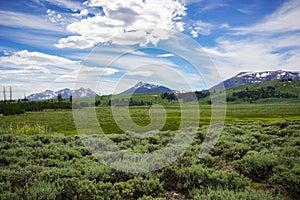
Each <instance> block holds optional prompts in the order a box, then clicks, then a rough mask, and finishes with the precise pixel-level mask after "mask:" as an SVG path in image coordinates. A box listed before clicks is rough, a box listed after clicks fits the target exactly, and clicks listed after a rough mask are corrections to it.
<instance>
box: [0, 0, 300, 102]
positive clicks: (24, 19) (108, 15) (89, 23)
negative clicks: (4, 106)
mask: <svg viewBox="0 0 300 200" xmlns="http://www.w3.org/2000/svg"><path fill="white" fill-rule="evenodd" d="M299 18H300V1H299V0H247V1H245V0H181V1H176V0H151V1H150V0H127V1H124V0H114V1H111V0H101V1H100V0H83V1H75V0H74V1H71V0H18V1H0V86H2V85H3V86H4V85H6V86H9V85H11V86H12V87H13V90H14V91H15V92H14V98H19V97H22V96H23V95H24V93H25V94H30V93H33V92H41V91H44V90H46V89H51V90H58V89H62V88H65V87H69V88H74V87H81V86H82V87H90V88H92V89H95V90H97V92H99V93H101V94H108V93H112V92H119V91H121V90H123V89H126V88H128V87H130V86H131V85H133V84H135V83H137V82H139V81H140V80H142V81H147V82H152V83H158V84H164V85H167V86H169V87H171V88H174V89H178V90H190V89H193V90H201V89H203V88H208V87H210V86H212V85H213V84H216V83H217V82H219V81H221V80H224V79H226V78H229V77H231V76H234V75H236V74H237V73H239V72H242V71H264V70H278V69H282V70H290V71H300V66H299V64H300V22H299V20H298V19H299ZM172 35H177V37H173V36H172ZM181 38H185V39H184V42H183V40H182V41H181V42H183V43H181V45H182V48H183V49H182V52H180V51H178V50H179V47H175V46H176V44H177V43H176V42H178V44H179V43H180V41H179V40H180V39H181ZM171 47H172V48H173V49H172V48H171ZM162 48H164V49H165V51H164V50H161V49H162ZM166 49H167V51H166ZM184 49H185V50H184ZM197 53H198V54H197ZM204 54H205V55H204ZM184 55H185V56H184ZM189 55H194V57H193V56H189ZM200 58H201V59H200ZM205 59H206V61H203V60H205ZM197 62H198V63H197ZM195 65H197V66H195ZM217 74H219V75H217ZM78 77H79V78H78ZM99 77H100V79H99ZM116 86H118V87H116ZM1 95H2V94H1ZM1 95H0V98H1Z"/></svg>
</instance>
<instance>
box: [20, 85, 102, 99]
mask: <svg viewBox="0 0 300 200" xmlns="http://www.w3.org/2000/svg"><path fill="white" fill-rule="evenodd" d="M59 94H61V96H62V98H69V97H70V96H72V97H73V98H86V97H95V96H99V94H97V93H96V92H94V91H93V90H91V89H90V88H86V89H85V88H79V89H77V90H71V89H69V88H64V89H61V90H58V91H52V90H45V91H44V92H40V93H34V94H31V95H29V96H27V97H26V99H28V100H29V101H39V100H48V99H55V98H57V96H58V95H59Z"/></svg>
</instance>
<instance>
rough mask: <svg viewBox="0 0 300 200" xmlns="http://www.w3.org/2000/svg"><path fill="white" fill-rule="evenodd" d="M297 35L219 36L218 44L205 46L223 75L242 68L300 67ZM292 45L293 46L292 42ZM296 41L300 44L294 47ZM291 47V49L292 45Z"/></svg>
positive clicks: (257, 69) (256, 69)
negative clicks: (265, 36)
mask: <svg viewBox="0 0 300 200" xmlns="http://www.w3.org/2000/svg"><path fill="white" fill-rule="evenodd" d="M299 36H300V35H299V34H298V39H297V40H293V38H296V36H291V37H290V36H284V37H280V38H273V39H271V38H267V39H266V38H251V39H244V40H239V41H235V40H230V39H220V40H218V41H217V47H215V48H204V50H205V52H207V53H208V55H210V57H211V58H212V59H213V61H214V62H215V64H216V66H217V68H218V70H219V73H220V74H221V76H222V77H223V78H228V77H230V76H233V75H236V74H237V73H238V72H241V71H264V70H278V69H283V70H292V71H300V68H299V63H300V62H299V61H300V56H299V55H300V41H299ZM291 45H292V46H291ZM294 45H298V47H295V48H292V47H293V46H294ZM289 48H292V49H289Z"/></svg>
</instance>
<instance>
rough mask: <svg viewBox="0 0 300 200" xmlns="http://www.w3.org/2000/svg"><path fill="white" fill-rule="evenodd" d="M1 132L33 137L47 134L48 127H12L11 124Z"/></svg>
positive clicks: (38, 125)
mask: <svg viewBox="0 0 300 200" xmlns="http://www.w3.org/2000/svg"><path fill="white" fill-rule="evenodd" d="M3 132H6V133H11V134H25V135H35V134H47V133H50V132H49V128H48V126H44V125H41V124H34V125H31V124H25V125H19V124H17V125H16V126H13V123H11V124H10V126H9V127H8V128H6V129H4V130H3Z"/></svg>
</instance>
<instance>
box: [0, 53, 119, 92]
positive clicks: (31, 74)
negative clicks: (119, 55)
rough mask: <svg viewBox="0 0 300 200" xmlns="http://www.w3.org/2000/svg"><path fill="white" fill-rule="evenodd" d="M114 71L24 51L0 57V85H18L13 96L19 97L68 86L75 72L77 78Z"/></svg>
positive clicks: (115, 71)
mask: <svg viewBox="0 0 300 200" xmlns="http://www.w3.org/2000/svg"><path fill="white" fill-rule="evenodd" d="M118 71H119V70H118V69H114V68H108V69H107V68H99V67H89V66H82V65H81V63H80V62H79V61H75V60H70V59H67V58H63V57H59V56H55V55H48V54H44V53H41V52H30V51H28V50H23V51H18V52H12V53H10V52H8V53H7V55H5V56H1V57H0V85H11V84H19V86H18V87H16V90H18V91H19V93H17V94H15V95H16V98H18V97H23V93H24V92H25V93H26V94H29V93H32V92H37V91H44V90H46V89H53V90H56V89H60V88H65V87H69V88H70V87H72V86H73V84H74V83H75V81H76V79H77V75H78V74H79V72H80V76H82V77H81V78H83V77H87V78H89V77H91V76H95V77H97V76H98V77H99V76H100V75H103V76H108V75H112V74H114V73H117V72H118ZM81 80H83V79H81ZM21 85H22V86H21Z"/></svg>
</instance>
